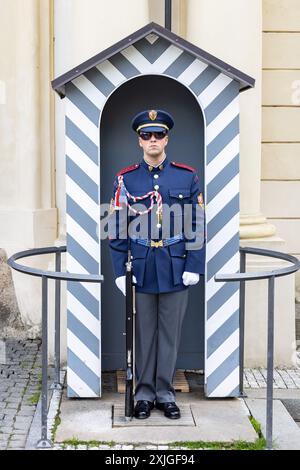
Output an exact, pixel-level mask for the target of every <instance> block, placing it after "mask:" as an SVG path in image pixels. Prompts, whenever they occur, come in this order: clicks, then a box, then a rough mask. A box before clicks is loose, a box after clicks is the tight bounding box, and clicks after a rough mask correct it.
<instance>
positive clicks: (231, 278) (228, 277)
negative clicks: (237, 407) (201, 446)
mask: <svg viewBox="0 0 300 470" xmlns="http://www.w3.org/2000/svg"><path fill="white" fill-rule="evenodd" d="M247 254H251V255H260V256H268V257H271V258H277V259H281V260H284V261H288V262H290V263H292V266H288V267H286V268H281V269H274V270H272V271H261V272H254V273H246V272H245V271H246V255H247ZM299 269H300V261H299V260H298V259H297V258H296V257H294V256H291V255H288V254H286V253H281V252H279V251H272V250H266V249H263V248H247V247H245V248H240V272H239V273H234V274H216V275H215V276H214V279H215V281H216V282H236V281H239V282H240V309H239V311H240V378H239V381H240V396H242V397H243V396H245V395H244V388H243V387H244V385H243V377H244V347H245V345H244V337H245V282H246V281H254V280H259V279H268V323H267V331H268V340H267V341H268V344H267V403H266V440H267V449H268V450H271V449H272V446H273V375H274V299H275V298H274V295H275V278H276V277H281V276H287V275H288V274H292V273H295V272H296V271H298V270H299Z"/></svg>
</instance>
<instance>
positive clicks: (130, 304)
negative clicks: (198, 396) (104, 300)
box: [125, 250, 135, 420]
mask: <svg viewBox="0 0 300 470" xmlns="http://www.w3.org/2000/svg"><path fill="white" fill-rule="evenodd" d="M134 296H135V287H134V285H133V282H132V262H131V251H130V250H128V261H127V263H126V386H125V419H126V420H131V419H132V417H133V407H134V398H133V388H134V367H135V364H134V330H135V329H134V313H135V298H134Z"/></svg>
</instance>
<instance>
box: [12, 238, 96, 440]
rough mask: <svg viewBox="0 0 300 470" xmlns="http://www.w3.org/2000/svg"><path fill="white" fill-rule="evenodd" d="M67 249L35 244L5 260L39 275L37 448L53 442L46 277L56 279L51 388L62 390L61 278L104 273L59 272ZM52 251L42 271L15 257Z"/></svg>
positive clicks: (83, 279) (87, 279)
mask: <svg viewBox="0 0 300 470" xmlns="http://www.w3.org/2000/svg"><path fill="white" fill-rule="evenodd" d="M65 252H66V246H60V247H56V246H53V247H49V248H36V249H33V250H27V251H21V252H19V253H15V254H14V255H13V256H11V257H10V258H9V259H8V261H7V264H8V265H9V266H10V267H11V268H13V269H15V270H16V271H19V272H21V273H24V274H29V275H30V276H37V277H41V278H42V399H41V408H42V410H41V439H40V440H39V441H38V443H37V445H36V447H37V448H42V449H45V448H50V447H52V442H51V440H50V439H48V434H47V433H48V432H47V414H48V279H55V320H54V382H53V384H52V385H51V387H50V389H56V390H61V389H62V384H61V383H60V302H61V289H60V287H61V286H60V282H61V281H72V282H73V281H76V282H97V283H101V282H103V276H102V275H97V274H73V273H64V272H61V254H62V253H65ZM52 253H55V271H43V270H41V269H36V268H31V267H28V266H24V265H21V264H19V263H17V262H16V261H17V260H19V259H22V258H28V257H30V256H37V255H47V254H52Z"/></svg>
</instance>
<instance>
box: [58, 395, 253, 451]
mask: <svg viewBox="0 0 300 470" xmlns="http://www.w3.org/2000/svg"><path fill="white" fill-rule="evenodd" d="M177 404H178V405H179V406H180V407H181V409H182V412H183V413H182V418H181V419H180V420H175V421H173V420H169V419H168V418H165V417H164V415H163V413H162V412H160V411H158V410H154V411H153V412H152V413H151V417H150V418H149V419H147V420H143V421H141V420H137V419H133V420H132V421H131V422H130V423H129V424H128V425H126V423H124V422H123V421H122V416H121V414H120V409H121V408H122V407H124V395H122V394H118V393H105V394H104V395H103V397H102V398H100V399H85V400H84V399H68V398H67V397H66V396H65V395H64V396H63V399H62V403H61V408H60V418H61V422H60V425H59V426H58V428H57V432H56V438H55V442H64V441H70V440H74V439H75V440H78V441H101V442H111V441H113V442H116V443H130V444H137V443H139V444H141V443H148V444H169V443H173V442H186V441H191V442H196V441H204V442H234V441H241V440H242V441H246V442H254V441H255V440H256V439H257V434H256V432H255V431H254V429H253V427H252V425H251V423H250V421H249V418H248V414H247V413H248V411H247V408H246V406H245V404H244V402H243V401H242V400H240V399H235V398H230V399H222V400H220V399H206V398H204V397H203V395H202V394H201V393H199V392H194V393H178V394H177Z"/></svg>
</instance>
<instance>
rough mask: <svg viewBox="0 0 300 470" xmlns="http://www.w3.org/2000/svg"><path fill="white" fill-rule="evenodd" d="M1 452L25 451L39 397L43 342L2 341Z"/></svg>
mask: <svg viewBox="0 0 300 470" xmlns="http://www.w3.org/2000/svg"><path fill="white" fill-rule="evenodd" d="M1 352H2V353H1V358H0V359H1V361H0V362H1V363H0V450H4V449H24V448H25V443H26V438H27V435H28V432H29V429H30V425H31V422H32V419H33V416H34V413H35V409H36V403H37V401H38V398H39V391H40V381H41V368H40V359H41V357H40V341H39V340H25V341H18V340H15V339H7V340H6V341H5V343H4V342H3V341H1Z"/></svg>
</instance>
